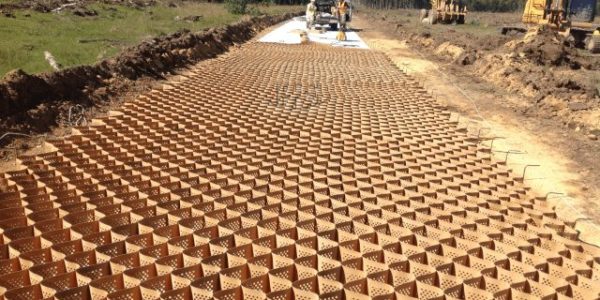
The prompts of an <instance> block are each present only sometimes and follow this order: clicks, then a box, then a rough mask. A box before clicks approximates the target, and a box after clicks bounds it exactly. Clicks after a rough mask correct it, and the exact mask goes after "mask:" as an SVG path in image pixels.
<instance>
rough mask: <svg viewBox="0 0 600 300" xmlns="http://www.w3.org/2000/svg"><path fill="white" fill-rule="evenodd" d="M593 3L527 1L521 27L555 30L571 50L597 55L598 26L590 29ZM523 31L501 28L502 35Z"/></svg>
mask: <svg viewBox="0 0 600 300" xmlns="http://www.w3.org/2000/svg"><path fill="white" fill-rule="evenodd" d="M596 1H597V0H527V3H526V4H525V9H524V11H523V18H522V21H523V23H524V24H525V25H534V26H536V27H539V26H541V27H543V29H546V30H555V31H557V32H558V33H559V34H561V35H562V36H564V37H566V38H567V39H568V40H570V41H571V42H572V43H573V45H575V47H578V48H586V49H588V50H590V51H591V52H592V53H598V52H600V26H599V25H597V24H596V25H594V18H595V16H596ZM511 30H517V31H527V28H522V27H515V26H505V27H503V28H502V33H503V34H506V33H508V32H509V31H511Z"/></svg>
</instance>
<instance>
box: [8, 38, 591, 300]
mask: <svg viewBox="0 0 600 300" xmlns="http://www.w3.org/2000/svg"><path fill="white" fill-rule="evenodd" d="M120 111H121V113H120V114H114V115H113V116H110V117H105V118H100V119H98V120H96V121H95V122H94V124H95V125H92V126H88V127H80V128H77V129H78V131H79V132H80V133H81V134H77V135H73V136H70V137H67V138H64V139H59V140H51V141H48V142H49V143H51V144H52V145H53V146H54V147H56V149H58V150H57V151H55V152H51V153H46V154H41V155H35V156H25V157H21V158H20V163H22V164H23V165H24V166H25V167H26V168H25V169H24V170H21V171H15V172H8V173H5V174H0V187H1V188H2V189H1V193H0V228H1V232H2V233H1V243H2V245H1V248H0V286H1V287H2V288H1V290H2V295H3V297H4V298H6V299H27V300H33V299H51V298H55V299H104V298H108V299H159V298H162V299H177V300H184V299H215V298H216V299H250V300H254V299H274V300H285V299H305V300H309V299H357V300H358V299H416V298H418V299H537V298H539V299H566V298H574V299H586V300H588V299H596V298H597V297H598V293H599V292H600V284H599V281H600V249H598V248H596V247H593V246H590V245H587V244H585V243H583V242H580V241H578V240H577V232H576V231H575V230H574V229H573V228H572V224H569V223H565V222H563V221H561V220H559V219H557V216H556V214H555V213H554V211H553V210H552V209H551V207H549V206H547V205H546V204H545V203H544V201H540V200H539V199H535V198H534V197H533V196H531V195H529V193H528V192H527V189H526V188H525V187H524V186H523V185H522V184H521V182H520V181H519V180H517V179H516V178H515V177H514V176H512V174H511V173H510V172H509V171H508V170H507V169H506V167H505V166H504V165H503V164H502V163H498V162H496V161H493V160H492V159H491V157H490V155H489V151H486V149H485V148H484V147H483V146H479V145H478V144H477V143H476V142H475V141H474V140H473V139H472V138H470V137H469V136H468V134H467V133H466V131H465V130H464V129H460V128H459V127H458V124H457V123H456V122H454V121H451V120H450V114H449V113H448V112H447V111H444V110H442V109H441V108H440V107H439V106H438V105H437V104H436V103H435V101H434V100H432V99H431V97H430V96H429V95H428V94H427V93H426V92H425V90H423V89H422V88H419V85H418V84H417V82H415V80H414V79H413V78H411V77H410V76H407V75H406V74H404V73H402V72H401V71H400V70H398V69H397V68H396V67H395V66H394V65H393V64H392V62H391V61H390V60H389V59H388V58H387V57H386V56H384V55H383V54H382V53H379V52H375V51H368V50H358V49H342V48H335V47H324V46H316V45H302V46H300V45H274V44H262V43H250V44H247V45H245V46H243V47H242V48H241V49H239V50H238V51H235V52H232V53H229V54H227V55H225V56H222V57H220V58H218V59H214V60H210V61H207V62H203V63H201V64H199V65H198V66H197V67H196V68H194V69H193V70H192V71H191V72H190V75H188V76H187V77H186V78H185V79H183V80H181V81H178V82H173V83H171V87H170V88H165V89H160V90H154V91H152V92H150V93H147V94H145V95H142V96H140V97H139V98H138V99H137V100H135V101H132V102H128V103H126V104H124V106H123V107H122V108H121V110H120Z"/></svg>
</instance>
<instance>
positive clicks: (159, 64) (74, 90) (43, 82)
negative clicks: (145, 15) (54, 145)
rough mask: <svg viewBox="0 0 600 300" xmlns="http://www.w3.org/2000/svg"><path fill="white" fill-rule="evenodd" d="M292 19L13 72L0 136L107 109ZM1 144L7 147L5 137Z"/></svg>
mask: <svg viewBox="0 0 600 300" xmlns="http://www.w3.org/2000/svg"><path fill="white" fill-rule="evenodd" d="M294 15H295V14H284V15H279V16H260V17H253V18H249V19H247V20H244V21H240V22H237V23H234V24H231V25H228V26H224V27H220V28H213V29H207V30H204V31H200V32H190V31H180V32H177V33H174V34H171V35H168V36H164V37H159V38H154V39H151V40H148V41H145V42H143V43H141V44H140V45H137V46H135V47H132V48H129V49H127V50H126V51H124V52H123V53H122V54H121V55H119V56H117V57H115V58H112V59H107V60H104V61H102V62H100V63H98V64H95V65H91V66H79V67H74V68H69V69H65V70H61V71H59V72H53V73H43V74H36V75H31V74H26V73H25V72H23V71H20V70H15V71H13V72H10V73H8V74H7V75H6V76H5V77H4V78H3V79H2V80H0V132H10V131H14V132H21V133H27V134H39V133H45V132H48V131H49V130H50V129H51V128H53V127H55V126H58V125H60V124H61V122H63V121H64V120H65V118H66V117H67V114H68V111H69V109H70V108H71V107H73V106H74V105H81V106H83V107H84V108H92V107H93V108H94V109H99V108H100V109H101V108H102V107H106V106H109V105H110V104H111V102H112V101H115V100H116V99H117V98H118V97H121V96H123V95H124V94H125V93H128V92H132V91H133V92H139V91H143V90H146V89H148V88H149V86H150V85H151V84H152V83H154V82H156V80H161V79H164V78H165V76H167V75H169V74H172V73H174V72H175V70H177V69H178V68H183V67H186V66H189V65H191V64H194V63H196V62H198V61H201V60H204V59H208V58H213V57H216V56H217V55H219V54H222V53H224V52H226V51H228V49H229V48H230V47H232V46H234V45H236V44H239V43H243V42H246V41H248V40H250V39H251V38H253V37H254V36H255V35H256V34H257V33H258V32H259V31H261V30H263V29H266V28H268V27H270V26H272V25H274V24H277V23H280V22H282V21H285V20H287V19H290V18H292V17H293V16H294ZM0 143H2V144H0V146H2V145H6V144H7V143H8V139H4V140H3V141H0Z"/></svg>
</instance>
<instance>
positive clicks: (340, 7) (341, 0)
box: [337, 0, 350, 31]
mask: <svg viewBox="0 0 600 300" xmlns="http://www.w3.org/2000/svg"><path fill="white" fill-rule="evenodd" d="M349 9H350V5H348V2H346V0H338V3H337V17H338V27H339V30H340V31H345V30H346V22H347V21H348V19H347V15H346V13H347V12H348V10H349Z"/></svg>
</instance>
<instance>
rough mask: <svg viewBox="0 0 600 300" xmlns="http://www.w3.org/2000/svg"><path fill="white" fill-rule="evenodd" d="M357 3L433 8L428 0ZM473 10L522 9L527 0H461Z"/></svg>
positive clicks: (365, 0)
mask: <svg viewBox="0 0 600 300" xmlns="http://www.w3.org/2000/svg"><path fill="white" fill-rule="evenodd" d="M354 2H355V3H357V4H359V5H361V6H363V7H368V8H377V9H396V8H418V9H421V8H425V9H429V8H431V4H430V2H429V1H428V0H354ZM460 2H461V3H463V4H466V5H467V8H468V9H469V10H471V11H520V10H522V9H523V6H524V4H525V0H460Z"/></svg>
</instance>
